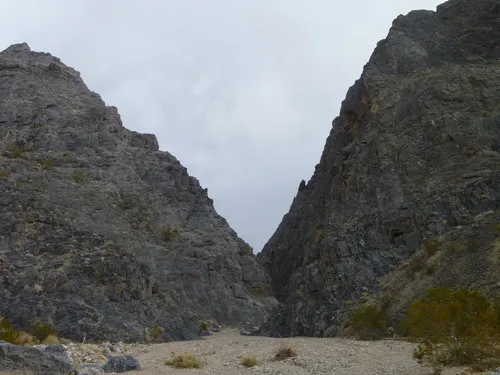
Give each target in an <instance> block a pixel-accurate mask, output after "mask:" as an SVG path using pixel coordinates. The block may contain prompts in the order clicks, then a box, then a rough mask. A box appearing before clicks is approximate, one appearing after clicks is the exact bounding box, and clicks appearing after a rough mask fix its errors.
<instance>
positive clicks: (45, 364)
mask: <svg viewBox="0 0 500 375" xmlns="http://www.w3.org/2000/svg"><path fill="white" fill-rule="evenodd" d="M4 371H6V372H7V374H14V373H16V374H18V373H19V372H17V371H23V372H22V373H24V371H28V372H29V373H30V374H36V375H70V374H75V369H74V367H73V364H72V363H71V360H70V358H69V356H68V354H67V353H66V350H65V349H64V348H63V347H62V346H61V345H49V346H41V347H26V346H17V345H12V344H9V343H6V342H3V341H0V373H2V374H3V373H4Z"/></svg>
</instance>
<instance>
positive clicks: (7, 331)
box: [0, 317, 39, 346]
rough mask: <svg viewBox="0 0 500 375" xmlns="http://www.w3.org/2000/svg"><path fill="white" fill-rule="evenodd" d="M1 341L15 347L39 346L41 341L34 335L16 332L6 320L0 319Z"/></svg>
mask: <svg viewBox="0 0 500 375" xmlns="http://www.w3.org/2000/svg"><path fill="white" fill-rule="evenodd" d="M0 340H1V341H6V342H10V343H11V344H15V345H23V346H29V345H37V344H38V343H39V341H38V340H37V339H36V337H34V336H33V335H30V334H29V333H26V332H21V331H16V330H15V329H14V327H13V325H12V323H10V322H9V321H8V320H7V319H6V318H2V317H0Z"/></svg>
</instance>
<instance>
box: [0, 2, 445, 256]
mask: <svg viewBox="0 0 500 375" xmlns="http://www.w3.org/2000/svg"><path fill="white" fill-rule="evenodd" d="M441 2H442V1H439V0H377V1H373V0H351V1H332V0H308V1H305V0H302V1H299V0H211V1H209V0H141V1H136V0H99V1H98V0H44V1H40V0H0V14H1V19H2V22H1V23H0V50H3V49H5V48H6V47H8V46H9V45H10V44H13V43H18V42H23V41H25V42H27V43H28V44H29V45H30V47H31V49H32V50H36V51H43V52H50V53H51V54H53V55H55V56H57V57H59V58H61V60H62V61H63V62H64V63H65V64H66V65H70V66H72V67H74V68H75V69H76V70H78V71H80V72H81V74H82V77H83V79H84V80H85V82H86V83H87V86H89V88H90V89H91V90H93V91H96V92H98V93H100V94H101V96H102V98H103V99H104V100H105V101H106V103H107V104H108V105H114V106H117V107H118V110H119V112H120V114H121V116H122V119H123V122H124V125H125V126H126V127H127V128H129V129H133V130H136V131H140V132H145V133H155V134H156V135H157V137H158V141H159V143H160V148H161V149H162V150H168V151H169V152H171V153H172V154H174V155H175V156H176V157H177V158H178V159H179V160H180V161H181V163H182V164H183V165H184V166H186V167H187V168H188V171H189V173H190V174H191V175H193V176H195V177H197V178H198V179H199V180H200V182H201V184H202V186H203V187H207V188H208V192H209V195H210V196H211V198H213V199H214V201H215V207H216V209H217V211H218V212H219V213H220V214H221V215H223V216H224V217H225V218H226V219H227V220H228V221H229V223H230V224H231V226H232V227H233V228H234V229H235V230H236V231H237V232H238V234H239V235H240V236H241V237H242V238H244V239H245V240H246V241H248V242H249V243H250V244H251V245H252V246H253V247H254V251H255V252H258V251H260V250H261V249H262V246H263V245H264V244H265V242H266V241H267V240H268V239H269V237H270V236H271V235H272V233H273V232H274V230H275V229H276V227H277V226H278V224H279V222H280V220H281V218H282V217H283V215H284V214H285V213H286V212H287V211H288V209H289V207H290V203H291V201H292V199H293V197H294V196H295V194H296V192H297V188H298V185H299V182H300V180H302V179H304V180H306V181H307V180H309V178H310V177H311V175H312V172H313V170H314V166H315V165H316V163H317V162H318V161H319V158H320V155H321V152H322V150H323V146H324V143H325V140H326V137H327V135H328V133H329V129H330V126H331V121H332V119H333V118H334V117H335V116H336V115H337V114H338V111H339V108H340V103H341V101H342V100H343V98H344V96H345V93H346V91H347V89H348V87H349V86H350V85H351V84H352V83H353V82H354V80H355V79H357V78H358V77H359V75H360V73H361V70H362V67H363V65H364V64H365V63H366V62H367V60H368V58H369V57H370V55H371V52H372V51H373V48H374V47H375V45H376V43H377V41H378V40H380V39H382V38H384V37H385V36H386V35H387V32H388V30H389V27H390V25H391V23H392V20H393V19H394V18H395V17H396V16H398V15H399V14H406V13H407V12H409V11H410V10H412V9H430V10H435V7H436V5H437V4H439V3H441Z"/></svg>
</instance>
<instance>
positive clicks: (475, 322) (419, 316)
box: [403, 288, 500, 370]
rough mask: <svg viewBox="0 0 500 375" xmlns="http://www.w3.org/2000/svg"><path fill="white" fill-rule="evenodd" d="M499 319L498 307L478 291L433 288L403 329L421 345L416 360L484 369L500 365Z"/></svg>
mask: <svg viewBox="0 0 500 375" xmlns="http://www.w3.org/2000/svg"><path fill="white" fill-rule="evenodd" d="M499 316H500V312H499V311H498V310H497V307H495V306H494V305H493V304H492V303H491V302H490V301H489V299H488V298H487V297H485V296H483V295H482V294H481V293H479V292H478V291H469V290H464V289H460V290H457V291H453V290H451V289H450V288H431V289H429V290H428V291H427V297H426V298H424V299H421V300H417V301H415V302H414V303H413V304H412V305H411V306H410V307H409V308H408V313H407V317H406V318H405V319H404V321H403V326H405V327H406V328H407V333H408V334H409V336H410V337H413V338H415V339H417V340H419V341H420V342H421V344H420V345H419V347H418V348H417V350H416V351H415V353H414V355H415V357H416V358H424V357H429V359H431V360H433V361H436V362H439V363H442V364H458V365H472V366H474V367H476V368H477V369H478V370H482V369H484V367H488V366H494V365H495V363H496V364H497V365H500V324H499V320H500V319H499ZM495 358H497V360H495Z"/></svg>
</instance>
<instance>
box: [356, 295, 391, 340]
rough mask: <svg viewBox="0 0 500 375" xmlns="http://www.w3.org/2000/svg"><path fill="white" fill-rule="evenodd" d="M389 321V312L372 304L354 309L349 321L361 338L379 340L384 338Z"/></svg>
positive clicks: (357, 336)
mask: <svg viewBox="0 0 500 375" xmlns="http://www.w3.org/2000/svg"><path fill="white" fill-rule="evenodd" d="M388 323H389V318H388V317H387V314H386V313H385V312H384V311H383V310H381V309H380V308H378V307H377V306H372V305H366V304H364V305H361V306H359V307H358V308H357V309H356V310H354V311H353V313H352V315H351V317H350V318H349V319H348V321H347V325H348V326H349V327H351V328H352V329H353V331H354V333H355V335H356V338H358V339H359V340H377V339H380V338H382V337H383V336H384V335H385V333H386V331H387V326H388Z"/></svg>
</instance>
